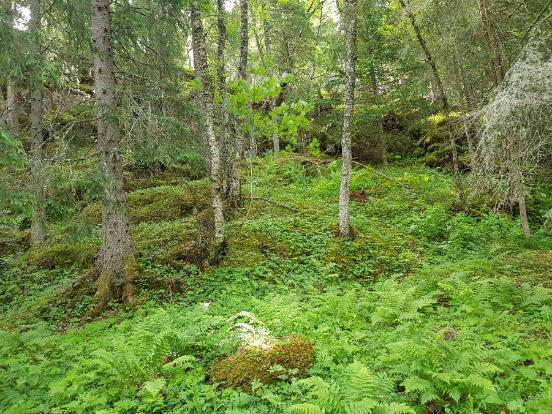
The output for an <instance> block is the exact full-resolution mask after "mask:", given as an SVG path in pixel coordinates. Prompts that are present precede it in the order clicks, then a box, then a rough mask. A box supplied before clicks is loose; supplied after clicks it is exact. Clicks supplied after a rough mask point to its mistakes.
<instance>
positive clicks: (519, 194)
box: [514, 173, 531, 239]
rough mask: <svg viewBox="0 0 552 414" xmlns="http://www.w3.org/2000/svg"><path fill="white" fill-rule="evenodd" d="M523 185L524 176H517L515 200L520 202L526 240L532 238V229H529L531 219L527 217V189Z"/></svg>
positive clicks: (522, 225)
mask: <svg viewBox="0 0 552 414" xmlns="http://www.w3.org/2000/svg"><path fill="white" fill-rule="evenodd" d="M524 187H525V186H524V184H523V175H522V174H521V173H517V174H516V178H515V184H514V191H515V195H514V196H515V198H516V199H517V202H518V207H519V218H520V220H521V228H522V230H523V235H524V236H525V238H526V239H528V238H530V237H531V228H530V227H529V219H528V217H527V204H526V202H525V188H524Z"/></svg>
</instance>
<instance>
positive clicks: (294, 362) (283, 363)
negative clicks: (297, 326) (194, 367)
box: [210, 335, 314, 391]
mask: <svg viewBox="0 0 552 414" xmlns="http://www.w3.org/2000/svg"><path fill="white" fill-rule="evenodd" d="M313 359H314V354H313V346H312V343H311V342H310V341H309V340H308V339H306V338H304V337H302V336H300V335H292V336H289V337H286V338H283V339H282V340H280V341H279V342H277V343H276V344H274V345H272V346H271V347H270V348H267V349H262V348H259V347H248V348H246V349H245V350H242V351H241V352H239V353H238V354H236V355H232V356H230V357H228V358H224V359H221V360H220V361H218V362H217V363H216V364H215V365H214V366H213V368H212V369H211V371H210V377H211V380H212V381H213V382H215V383H219V384H221V385H222V386H224V387H226V388H229V387H231V388H240V389H243V390H246V391H250V390H251V382H252V381H255V380H257V381H261V382H262V383H263V384H271V383H274V382H277V381H279V380H280V379H281V378H282V376H283V375H290V376H293V377H303V376H305V375H306V374H307V371H308V370H309V369H310V368H311V367H312V364H313Z"/></svg>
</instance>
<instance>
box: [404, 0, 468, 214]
mask: <svg viewBox="0 0 552 414" xmlns="http://www.w3.org/2000/svg"><path fill="white" fill-rule="evenodd" d="M399 3H400V5H401V7H402V8H403V9H405V10H407V7H406V3H405V2H404V0H399ZM407 15H408V19H409V20H410V24H411V25H412V29H413V30H414V33H415V34H416V38H417V39H418V43H419V44H420V48H421V49H422V51H423V53H424V56H425V58H426V61H427V63H428V65H429V66H430V68H431V73H432V74H433V80H434V82H435V86H436V87H437V91H438V93H439V100H440V102H441V108H442V109H443V112H444V114H445V123H446V126H447V129H448V134H449V140H450V146H451V152H452V176H453V179H454V183H455V185H456V191H457V192H458V197H459V198H460V203H461V204H464V198H465V197H464V187H463V185H462V178H461V176H460V163H459V159H458V147H457V145H456V138H455V137H454V133H453V131H452V129H451V127H450V122H449V112H450V107H449V102H448V98H447V95H446V93H445V88H444V87H443V82H442V81H441V76H440V75H439V71H438V69H437V65H436V63H435V60H434V59H433V56H432V55H431V52H430V51H429V48H428V47H427V43H426V41H425V39H424V37H423V35H422V32H421V30H420V27H419V26H418V23H417V21H416V17H414V14H412V12H410V11H408V10H407Z"/></svg>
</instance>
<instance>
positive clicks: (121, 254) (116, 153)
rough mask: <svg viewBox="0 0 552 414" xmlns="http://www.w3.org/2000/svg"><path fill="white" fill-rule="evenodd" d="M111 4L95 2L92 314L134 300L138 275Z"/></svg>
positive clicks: (93, 31) (105, 1)
mask: <svg viewBox="0 0 552 414" xmlns="http://www.w3.org/2000/svg"><path fill="white" fill-rule="evenodd" d="M110 3H111V0H93V1H92V25H91V30H92V45H93V49H94V94H95V99H96V106H97V129H98V138H97V146H98V152H99V154H100V167H101V172H102V175H103V180H104V197H103V199H102V248H101V251H100V254H99V256H98V259H97V261H96V269H95V274H96V276H97V277H98V280H97V290H96V295H95V296H94V303H95V309H94V311H93V313H94V314H98V313H100V312H101V311H102V310H104V309H105V307H106V306H107V304H108V303H109V302H110V301H111V300H112V299H115V300H122V301H123V302H129V301H130V300H131V299H132V297H133V294H134V274H135V271H136V263H135V260H134V255H133V251H132V239H131V236H130V232H129V224H128V218H127V214H126V200H125V193H124V189H123V160H122V155H121V138H120V137H121V133H120V128H119V123H118V120H117V119H116V110H117V107H116V101H115V100H116V98H115V86H116V85H115V74H114V63H113V41H112V38H111V15H110V10H109V5H110Z"/></svg>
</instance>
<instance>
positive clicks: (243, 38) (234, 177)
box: [227, 0, 249, 208]
mask: <svg viewBox="0 0 552 414" xmlns="http://www.w3.org/2000/svg"><path fill="white" fill-rule="evenodd" d="M240 24H241V31H240V61H239V64H238V78H239V79H243V80H247V62H248V57H249V17H248V6H247V0H240ZM236 132H237V136H236V140H235V143H234V154H233V157H232V172H231V177H230V188H229V191H228V196H227V200H228V204H229V205H230V206H231V207H234V208H236V207H238V206H239V205H240V202H241V200H240V199H241V194H240V193H241V181H240V160H241V157H242V148H243V145H244V140H245V138H244V136H243V133H242V132H241V130H240V128H239V126H238V128H236Z"/></svg>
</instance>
